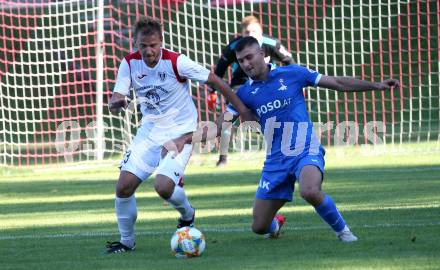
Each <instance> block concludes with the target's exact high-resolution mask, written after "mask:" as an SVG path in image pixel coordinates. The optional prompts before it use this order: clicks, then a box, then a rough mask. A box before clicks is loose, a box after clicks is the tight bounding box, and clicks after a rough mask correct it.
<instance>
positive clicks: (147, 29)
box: [134, 16, 162, 38]
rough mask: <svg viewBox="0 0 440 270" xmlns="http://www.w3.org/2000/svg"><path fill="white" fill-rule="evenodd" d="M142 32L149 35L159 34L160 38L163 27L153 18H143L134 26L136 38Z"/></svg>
mask: <svg viewBox="0 0 440 270" xmlns="http://www.w3.org/2000/svg"><path fill="white" fill-rule="evenodd" d="M141 30H142V32H143V33H145V34H147V35H152V34H154V33H157V34H158V35H159V37H162V25H161V24H160V21H159V20H158V19H156V18H153V17H147V16H141V17H139V19H138V20H137V21H136V23H135V25H134V37H135V38H136V37H137V35H138V33H139V32H140V31H141Z"/></svg>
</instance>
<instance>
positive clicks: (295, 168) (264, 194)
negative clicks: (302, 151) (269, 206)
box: [255, 154, 325, 202]
mask: <svg viewBox="0 0 440 270" xmlns="http://www.w3.org/2000/svg"><path fill="white" fill-rule="evenodd" d="M306 165H314V166H316V167H317V168H318V169H319V170H320V171H321V173H322V174H323V175H324V165H325V162H324V156H323V155H322V154H318V155H313V156H305V157H302V158H300V159H294V160H291V163H290V164H286V166H283V167H282V168H280V169H279V170H274V169H271V170H265V169H263V172H262V173H261V179H260V183H259V185H258V188H257V194H256V196H255V197H256V198H257V199H262V200H286V201H289V202H290V201H292V195H293V191H294V187H295V181H296V180H297V179H299V176H300V173H301V170H302V168H303V167H304V166H306Z"/></svg>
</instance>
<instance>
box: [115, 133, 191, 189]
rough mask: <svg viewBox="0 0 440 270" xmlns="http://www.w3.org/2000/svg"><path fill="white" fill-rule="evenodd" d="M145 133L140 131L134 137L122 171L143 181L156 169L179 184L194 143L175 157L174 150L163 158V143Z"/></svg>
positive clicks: (124, 159)
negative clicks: (153, 139)
mask: <svg viewBox="0 0 440 270" xmlns="http://www.w3.org/2000/svg"><path fill="white" fill-rule="evenodd" d="M144 135H145V134H143V132H138V134H136V136H135V137H134V139H133V142H132V144H131V145H130V147H129V148H128V150H127V151H126V152H125V155H124V157H123V159H122V160H121V163H120V169H121V171H127V172H130V173H132V174H134V175H136V176H137V177H138V178H139V179H140V180H141V181H144V180H146V179H147V178H148V177H150V176H151V175H152V174H153V172H154V171H156V174H162V175H165V176H167V177H169V178H171V179H172V180H173V181H174V183H175V184H176V185H178V184H179V182H180V181H181V179H182V177H183V173H184V171H185V168H186V165H187V164H188V161H189V158H190V157H191V153H192V145H190V144H187V145H185V146H184V148H183V150H182V152H180V153H179V154H178V155H177V156H176V157H173V154H174V152H169V153H168V154H167V155H166V156H165V157H164V158H162V157H161V155H162V148H163V146H162V144H158V143H157V142H154V141H152V140H151V139H149V138H148V137H146V136H144Z"/></svg>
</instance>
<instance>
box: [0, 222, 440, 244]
mask: <svg viewBox="0 0 440 270" xmlns="http://www.w3.org/2000/svg"><path fill="white" fill-rule="evenodd" d="M432 226H440V222H432V223H424V224H421V223H419V224H391V223H383V224H375V225H350V228H365V229H371V228H411V227H432ZM323 229H329V227H328V226H324V225H323V226H307V227H304V226H303V227H298V226H295V227H294V226H284V227H283V230H286V231H311V230H323ZM200 230H201V231H203V232H205V233H244V232H250V229H245V228H236V229H231V228H224V227H223V228H222V227H214V228H212V227H210V228H203V227H200ZM329 230H330V229H329ZM172 233H173V232H172V231H141V232H137V233H136V235H147V236H148V235H170V236H171V235H172ZM118 235H119V234H118V233H117V232H112V233H109V232H90V233H74V234H70V233H61V234H42V235H38V234H25V235H1V236H0V241H5V240H19V239H32V240H38V239H51V238H59V239H63V238H83V237H104V236H118Z"/></svg>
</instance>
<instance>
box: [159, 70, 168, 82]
mask: <svg viewBox="0 0 440 270" xmlns="http://www.w3.org/2000/svg"><path fill="white" fill-rule="evenodd" d="M157 74H158V75H159V79H160V81H162V82H164V81H165V79H166V78H167V74H166V73H165V72H158V73H157Z"/></svg>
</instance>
